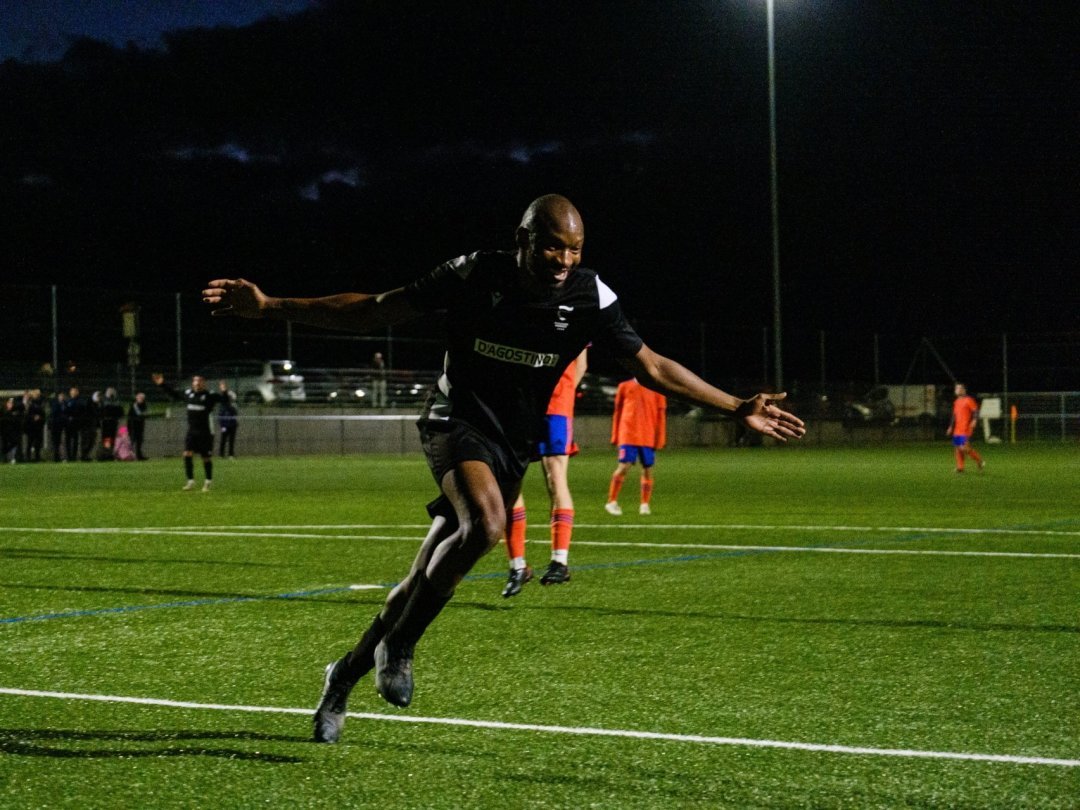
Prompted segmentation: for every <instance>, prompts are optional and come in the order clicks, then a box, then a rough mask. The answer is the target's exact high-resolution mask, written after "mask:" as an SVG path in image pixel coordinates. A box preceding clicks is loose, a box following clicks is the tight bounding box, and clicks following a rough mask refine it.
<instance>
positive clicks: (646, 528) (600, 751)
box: [0, 444, 1080, 808]
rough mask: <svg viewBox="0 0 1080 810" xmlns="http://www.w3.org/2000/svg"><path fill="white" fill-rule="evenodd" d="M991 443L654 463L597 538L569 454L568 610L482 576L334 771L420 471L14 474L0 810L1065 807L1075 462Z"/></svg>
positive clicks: (278, 462)
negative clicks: (367, 637) (979, 464)
mask: <svg viewBox="0 0 1080 810" xmlns="http://www.w3.org/2000/svg"><path fill="white" fill-rule="evenodd" d="M982 449H984V450H985V456H986V458H987V461H988V465H987V471H986V472H985V473H983V474H979V473H978V472H976V471H975V470H974V469H972V470H969V471H968V472H967V473H965V474H964V475H962V476H960V475H954V474H953V472H952V459H951V447H949V446H948V445H947V444H942V445H939V446H935V447H924V446H920V447H906V448H878V449H872V450H870V449H867V450H852V449H820V448H813V447H800V448H776V449H767V450H765V449H743V450H727V449H722V450H712V451H680V452H661V453H660V454H659V460H658V462H657V466H656V468H655V471H656V479H657V484H656V493H655V496H654V498H653V504H652V506H653V513H652V515H651V516H648V517H644V516H639V515H637V513H636V512H637V510H636V504H637V489H636V487H637V484H636V477H635V476H634V474H631V476H630V477H629V478H628V480H627V484H626V486H625V488H624V490H623V494H622V498H621V501H622V505H623V508H624V510H625V515H624V516H623V517H621V518H615V517H612V516H610V515H608V514H606V513H605V512H604V511H603V508H602V507H603V502H604V500H605V495H606V492H607V483H608V476H609V475H610V472H611V470H612V468H613V467H614V457H613V455H612V454H611V453H608V452H606V451H603V450H595V451H588V452H585V453H583V454H582V455H581V456H580V457H578V458H576V459H575V460H574V461H572V462H571V486H572V489H573V491H574V495H575V499H576V506H577V514H576V523H577V525H576V528H575V532H574V544H573V547H572V548H571V552H570V553H571V558H570V566H571V570H572V573H573V579H572V581H571V582H570V583H568V584H566V585H562V586H551V587H546V588H545V587H541V586H540V585H539V583H538V581H536V580H534V582H532V583H530V584H529V585H527V586H526V587H525V589H524V591H523V592H522V593H521V595H520V596H518V597H516V598H514V599H510V600H504V599H502V598H501V597H500V595H499V593H500V590H501V588H502V584H503V580H504V578H505V573H506V560H505V551H504V549H502V548H499V549H496V550H495V551H494V552H493V553H492V554H490V555H488V557H486V558H485V559H484V560H483V561H482V562H481V563H480V564H479V565H478V566H477V568H476V569H475V570H474V572H473V575H472V576H471V577H470V578H469V579H468V580H466V582H464V583H463V584H462V586H461V587H460V588H459V590H458V593H457V595H456V596H455V598H454V599H453V600H452V601H451V603H450V604H449V606H448V607H447V608H446V610H445V611H444V613H443V614H442V615H441V616H440V617H439V619H438V620H437V622H436V623H435V624H434V625H433V626H432V628H431V630H430V631H429V633H428V635H427V636H425V638H424V639H423V641H422V643H421V645H420V646H419V647H418V649H417V658H416V663H415V672H416V679H417V691H416V696H415V698H414V702H413V705H412V706H411V707H410V708H409V709H407V710H399V709H394V708H392V707H390V706H388V705H387V704H385V703H384V702H383V701H382V700H381V699H380V698H379V697H378V696H377V695H376V694H375V691H374V687H373V684H372V679H371V676H368V677H367V678H365V679H364V680H363V681H361V683H360V684H359V685H358V686H357V688H356V690H355V691H354V693H353V697H352V699H351V700H350V705H349V708H350V711H351V712H354V713H356V715H355V716H354V717H352V718H350V720H349V721H348V723H347V725H346V728H345V733H344V736H343V738H342V741H341V742H340V743H339V744H337V745H315V744H313V743H310V742H309V741H308V740H309V738H310V730H311V725H310V713H311V711H312V709H313V707H314V705H315V702H316V701H317V698H318V693H319V690H320V688H321V677H322V668H323V666H324V665H325V664H326V663H327V662H329V661H330V660H332V659H334V658H336V657H338V656H340V655H341V654H342V653H343V652H344V651H345V650H347V649H348V648H349V647H351V646H352V644H353V643H354V642H355V640H356V638H357V637H358V636H359V634H360V633H361V632H362V631H363V629H364V628H365V627H366V625H367V623H368V621H369V620H370V618H371V617H372V616H373V615H374V614H375V613H376V612H377V611H378V609H379V606H380V604H381V602H382V599H383V598H384V596H385V593H386V588H387V587H388V586H390V585H392V584H393V583H395V582H396V581H398V579H399V578H400V577H401V576H403V575H404V574H405V573H406V572H407V570H408V567H409V564H410V562H411V560H412V556H413V554H414V552H415V550H416V547H417V545H418V544H419V541H420V539H421V538H422V536H423V534H424V529H425V525H426V516H425V514H424V512H423V504H424V503H425V501H426V500H428V499H429V498H430V497H432V496H433V495H434V485H433V483H432V482H431V480H430V477H429V475H428V473H427V471H426V468H425V466H424V464H423V461H422V460H421V459H420V457H419V456H414V457H406V458H401V457H376V456H371V457H356V458H341V457H314V458H311V457H306V458H283V459H271V458H257V459H256V458H250V459H248V458H240V459H238V460H237V461H235V462H232V463H228V462H226V463H221V462H216V463H215V467H216V474H215V479H216V480H215V489H214V491H213V492H210V493H207V494H203V493H201V492H181V491H180V485H181V484H182V483H183V480H182V479H183V476H182V472H181V469H180V462H179V460H178V459H166V460H155V461H151V462H146V463H142V464H119V463H116V464H64V465H53V464H37V465H16V466H10V465H8V466H5V467H4V468H3V469H0V560H2V564H0V636H2V638H3V651H4V652H3V657H2V659H0V807H13V808H14V807H19V808H21V807H63V806H76V805H77V806H79V807H83V808H87V807H89V808H97V807H103V808H104V807H161V808H171V807H177V808H179V807H218V808H232V807H236V808H241V807H255V806H275V807H424V808H441V807H446V808H451V807H453V808H456V807H478V808H486V807H494V808H518V807H523V808H524V807H604V808H634V807H640V808H651V807H664V808H670V807H740V808H741V807H778V808H788V807H814V808H827V807H860V808H863V807H1001V808H1015V807H1061V808H1064V807H1077V806H1080V711H1078V710H1077V698H1076V696H1077V694H1078V693H1080V689H1078V673H1080V450H1078V449H1077V448H1071V447H1063V446H1050V445H1048V446H1041V447H1001V446H998V447H989V448H982ZM197 469H198V465H197ZM200 477H201V471H200ZM526 496H527V502H528V505H529V510H530V511H529V515H530V528H529V539H530V543H529V547H528V549H529V556H530V562H531V564H532V565H533V566H534V568H537V569H542V568H543V566H544V565H545V564H546V561H547V557H548V539H547V538H548V530H547V521H546V514H545V513H546V511H547V499H546V495H545V494H544V492H543V488H542V483H541V480H540V476H539V471H538V470H533V471H531V472H530V475H529V478H528V479H527V481H526ZM352 586H358V587H352Z"/></svg>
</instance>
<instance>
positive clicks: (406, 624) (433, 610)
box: [385, 573, 453, 650]
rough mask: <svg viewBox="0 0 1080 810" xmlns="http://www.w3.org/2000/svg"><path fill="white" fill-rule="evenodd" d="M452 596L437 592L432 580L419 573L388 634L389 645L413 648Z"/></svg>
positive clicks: (404, 648)
mask: <svg viewBox="0 0 1080 810" xmlns="http://www.w3.org/2000/svg"><path fill="white" fill-rule="evenodd" d="M452 596H453V594H452V593H451V594H450V595H448V596H443V595H441V594H438V593H436V592H435V588H434V586H432V584H431V580H429V579H428V578H427V577H426V576H425V575H424V574H422V573H419V574H417V576H416V583H415V584H414V585H413V589H412V592H411V593H410V594H409V599H408V601H407V602H406V603H405V607H404V608H403V609H402V611H401V616H399V617H398V620H397V622H395V623H394V626H393V628H392V629H391V630H390V631H389V632H388V633H387V634H386V637H385V638H386V643H387V645H392V646H394V647H396V648H398V649H403V650H411V649H412V648H413V646H414V645H415V644H416V642H417V641H419V640H420V636H422V635H424V631H425V630H427V628H428V625H429V624H431V623H432V622H433V621H434V620H435V617H436V616H438V615H439V613H440V612H441V611H442V609H443V608H444V607H445V606H446V603H447V602H449V601H450V597H452Z"/></svg>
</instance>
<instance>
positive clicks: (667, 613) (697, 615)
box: [461, 603, 1080, 633]
mask: <svg viewBox="0 0 1080 810" xmlns="http://www.w3.org/2000/svg"><path fill="white" fill-rule="evenodd" d="M461 607H477V608H482V609H484V610H488V609H490V608H488V607H484V606H482V605H479V604H477V605H471V604H468V603H466V604H463V605H461ZM506 607H508V606H505V605H504V606H502V609H506ZM514 608H515V609H520V610H542V611H544V612H545V613H549V612H552V611H559V610H562V611H568V612H573V613H588V614H592V615H595V616H641V617H646V618H670V619H708V620H710V621H728V622H757V623H760V624H770V623H771V624H809V625H815V624H816V625H839V626H844V627H886V628H895V629H906V628H912V629H920V628H921V629H931V630H969V631H974V632H980V633H981V632H1003V631H1004V632H1020V633H1080V626H1077V625H1073V624H1014V623H1010V622H960V621H947V620H944V619H854V618H852V619H830V618H812V617H802V616H750V615H746V614H741V613H702V612H700V611H698V612H694V611H675V610H642V609H629V608H604V607H582V606H580V605H551V604H544V605H528V606H526V605H520V607H519V605H514Z"/></svg>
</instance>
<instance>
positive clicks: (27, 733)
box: [0, 728, 310, 763]
mask: <svg viewBox="0 0 1080 810" xmlns="http://www.w3.org/2000/svg"><path fill="white" fill-rule="evenodd" d="M210 741H220V742H228V741H236V742H286V743H307V742H309V741H310V737H307V736H296V735H293V736H289V735H283V734H259V733H256V732H250V731H243V732H231V731H190V732H188V731H76V730H74V729H36V728H34V729H31V728H0V754H11V755H13V756H25V757H54V758H56V759H132V758H138V757H155V758H157V757H218V758H221V759H232V760H246V761H250V762H269V763H295V762H305V761H306V760H304V759H302V758H301V757H293V756H286V755H284V754H268V753H265V752H262V751H245V750H243V749H242V748H227V747H223V746H221V745H217V746H213V747H211V746H208V745H205V744H202V743H206V742H210ZM109 742H113V743H121V744H122V743H134V744H136V745H134V746H132V747H126V746H123V745H118V746H114V747H109V748H102V747H89V746H88V747H83V746H82V745H80V744H81V743H109ZM146 743H172V744H171V745H166V746H164V747H153V748H147V747H145V744H146Z"/></svg>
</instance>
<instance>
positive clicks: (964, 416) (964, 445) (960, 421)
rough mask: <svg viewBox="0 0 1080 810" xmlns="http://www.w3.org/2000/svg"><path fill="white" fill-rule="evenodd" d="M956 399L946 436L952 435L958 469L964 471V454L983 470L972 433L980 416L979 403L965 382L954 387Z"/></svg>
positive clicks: (959, 471)
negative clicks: (970, 393) (971, 394)
mask: <svg viewBox="0 0 1080 810" xmlns="http://www.w3.org/2000/svg"><path fill="white" fill-rule="evenodd" d="M953 390H954V393H955V394H956V399H955V400H953V406H952V419H951V420H950V421H949V429H948V430H946V431H945V435H946V436H952V443H953V452H954V453H955V454H956V471H957V472H958V473H962V472H963V471H964V456H971V459H972V461H974V462H975V464H976V465H977V466H978V468H979V469H980V470H981V469H982V468H983V466H984V465H983V460H982V456H980V455H979V454H978V452H976V450H975V448H974V447H972V446H971V434H972V433H974V432H975V423H976V421H977V420H978V418H979V403H978V402H976V401H975V399H974V398H973V397H970V396H968V392H967V388H966V387H965V386H964V384H963V383H957V384H956V388H955V389H953Z"/></svg>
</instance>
